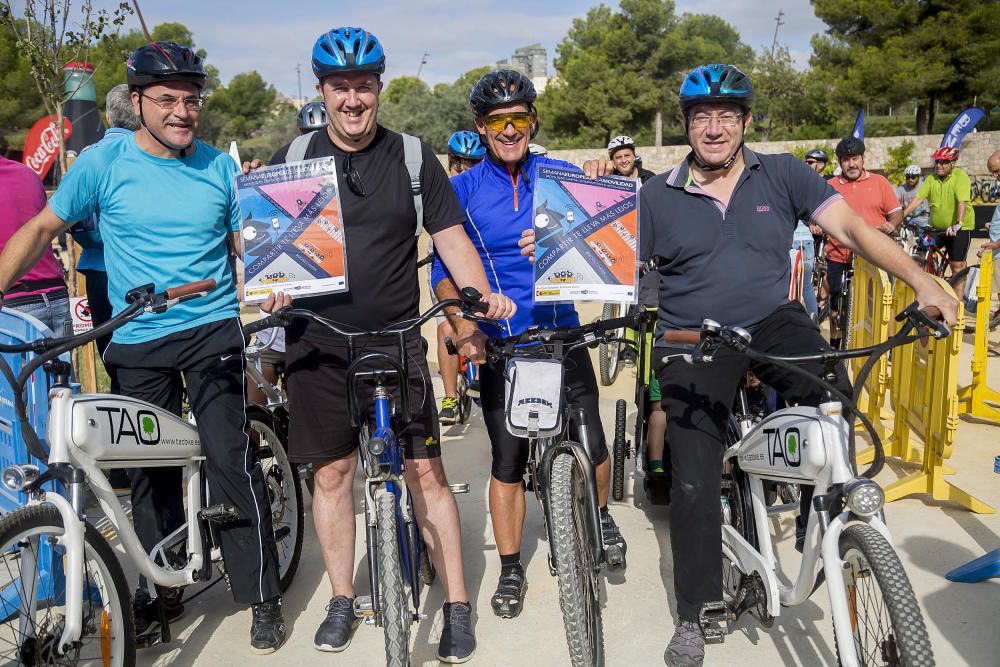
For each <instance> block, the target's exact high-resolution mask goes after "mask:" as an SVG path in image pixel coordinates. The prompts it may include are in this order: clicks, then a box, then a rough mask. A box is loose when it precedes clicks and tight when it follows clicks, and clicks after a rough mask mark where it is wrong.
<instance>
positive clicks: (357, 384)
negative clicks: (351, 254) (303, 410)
mask: <svg viewBox="0 0 1000 667" xmlns="http://www.w3.org/2000/svg"><path fill="white" fill-rule="evenodd" d="M462 305H463V302H462V301H459V300H447V301H441V302H439V303H437V304H435V305H434V306H433V307H432V308H431V309H430V310H429V311H427V312H426V313H424V314H423V315H420V316H419V317H417V318H413V319H409V320H404V321H402V322H398V323H396V324H391V325H389V326H387V327H385V328H383V329H381V330H378V331H360V330H352V331H348V330H346V325H342V324H338V323H337V322H333V321H331V320H328V319H326V318H324V317H321V316H319V315H317V314H316V313H313V312H312V311H309V310H303V309H301V308H288V309H283V310H281V311H278V312H276V313H275V314H273V315H271V316H269V317H266V318H264V319H262V320H260V321H259V322H254V323H253V324H252V325H249V326H248V327H246V328H245V330H246V331H255V330H258V329H263V328H270V327H273V326H286V325H287V324H288V323H289V321H290V320H292V319H294V318H305V319H309V320H311V321H313V322H315V323H316V324H319V325H321V326H323V327H325V328H326V329H328V330H330V331H332V332H334V333H336V334H337V335H338V336H341V337H342V338H344V339H345V341H346V342H347V359H348V367H347V387H348V392H347V396H348V410H349V413H350V414H351V416H352V419H353V420H354V423H355V425H356V426H357V427H358V429H359V433H360V436H359V439H360V456H361V462H362V464H363V466H364V470H365V524H366V531H365V537H366V541H367V545H366V555H367V559H368V577H369V585H370V586H371V592H372V594H371V595H370V596H358V597H357V598H356V599H355V602H354V613H355V615H356V616H358V617H359V618H362V619H363V620H364V622H365V623H366V624H369V625H376V626H378V627H381V628H382V629H383V631H384V633H385V656H386V664H387V665H389V666H390V667H405V666H406V665H409V664H410V659H409V646H410V625H411V624H412V623H413V622H415V621H417V620H419V618H420V614H419V609H420V593H421V588H422V586H423V585H424V584H427V585H429V584H431V583H432V582H433V581H434V578H435V576H436V575H435V571H434V566H433V564H432V563H431V560H430V557H429V554H428V552H427V549H426V546H425V545H424V541H423V538H422V537H421V535H420V530H419V528H418V526H417V521H416V517H415V516H414V513H413V506H412V503H411V501H410V495H409V492H408V491H407V488H406V481H405V479H404V478H403V471H404V469H405V461H404V459H403V449H402V446H401V443H400V442H399V439H398V437H397V433H399V432H400V430H401V429H402V428H403V427H404V426H405V425H406V424H408V423H409V422H410V421H411V411H410V395H409V383H408V382H407V378H408V377H409V374H408V372H409V363H410V362H409V355H408V353H407V334H408V333H410V332H414V331H417V330H419V328H420V327H421V325H423V324H424V323H425V322H427V321H428V320H429V319H431V318H432V317H434V315H436V314H437V313H438V312H440V311H441V310H443V309H445V308H449V307H456V306H457V307H461V306H462ZM482 305H483V308H484V309H485V306H486V304H482ZM466 307H467V308H468V306H466ZM378 339H382V340H385V339H390V340H392V341H393V342H394V343H395V347H396V349H395V354H392V353H389V352H385V351H381V350H373V349H369V348H370V346H372V345H373V343H374V342H375V341H377V340H378ZM393 384H395V385H396V386H398V387H399V389H400V391H399V404H398V405H396V404H395V400H394V396H393V392H392V390H391V385H393ZM362 385H368V386H371V387H372V389H371V397H372V398H371V402H370V404H369V403H367V402H366V401H365V400H363V399H362V396H364V395H365V394H364V393H362V390H363V387H362ZM424 390H425V396H424V400H430V393H429V392H430V386H429V383H427V384H425V387H424ZM463 486H464V485H453V486H452V490H453V492H456V493H461V492H464V491H466V490H467V486H465V487H464V488H463Z"/></svg>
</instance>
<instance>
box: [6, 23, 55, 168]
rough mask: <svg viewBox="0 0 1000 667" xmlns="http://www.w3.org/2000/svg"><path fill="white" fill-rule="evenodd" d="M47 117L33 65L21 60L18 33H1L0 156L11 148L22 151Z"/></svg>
mask: <svg viewBox="0 0 1000 667" xmlns="http://www.w3.org/2000/svg"><path fill="white" fill-rule="evenodd" d="M22 29H23V28H22ZM45 113H46V112H45V105H44V104H43V103H42V96H41V94H40V93H39V92H38V88H37V86H35V81H34V79H33V78H32V76H31V64H30V63H29V62H28V61H27V60H26V59H24V58H21V57H20V52H19V50H18V48H17V33H15V32H14V31H12V30H6V29H5V30H0V128H3V129H2V130H0V153H2V152H4V151H5V150H7V149H9V148H14V149H17V150H20V149H21V147H22V146H23V144H24V140H25V138H26V137H27V131H28V128H30V127H31V126H32V125H33V124H34V123H35V121H37V120H38V119H39V118H41V117H42V116H44V115H45ZM18 130H20V131H18ZM7 132H11V134H6V133H7Z"/></svg>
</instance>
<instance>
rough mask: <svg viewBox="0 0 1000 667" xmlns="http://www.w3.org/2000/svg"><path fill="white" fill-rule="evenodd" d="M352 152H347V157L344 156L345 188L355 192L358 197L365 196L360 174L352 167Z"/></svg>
mask: <svg viewBox="0 0 1000 667" xmlns="http://www.w3.org/2000/svg"><path fill="white" fill-rule="evenodd" d="M353 156H354V153H348V154H347V157H346V158H344V169H343V176H344V181H346V182H347V189H348V190H350V191H351V192H353V193H354V194H356V195H357V196H358V197H364V196H365V186H364V184H363V183H362V182H361V174H359V173H358V170H357V169H355V168H354V164H353V162H352V158H353Z"/></svg>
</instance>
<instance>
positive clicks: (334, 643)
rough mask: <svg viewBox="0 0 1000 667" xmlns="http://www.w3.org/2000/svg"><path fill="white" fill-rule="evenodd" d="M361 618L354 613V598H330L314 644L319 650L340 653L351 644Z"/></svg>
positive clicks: (342, 596)
mask: <svg viewBox="0 0 1000 667" xmlns="http://www.w3.org/2000/svg"><path fill="white" fill-rule="evenodd" d="M360 621H361V619H360V618H358V617H357V616H355V615H354V600H353V599H352V598H349V597H347V596H346V595H338V596H337V597H333V598H330V604H328V605H326V619H325V620H324V621H323V622H322V623H320V624H319V629H318V630H317V631H316V637H315V638H314V639H313V646H315V647H316V649H317V650H319V651H330V652H332V653H340V652H341V651H343V650H344V649H346V648H347V647H348V646H350V645H351V633H352V632H353V631H354V628H356V627H358V623H359V622H360Z"/></svg>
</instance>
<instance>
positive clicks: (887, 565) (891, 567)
mask: <svg viewBox="0 0 1000 667" xmlns="http://www.w3.org/2000/svg"><path fill="white" fill-rule="evenodd" d="M840 557H841V558H842V559H843V560H844V564H845V569H844V584H845V585H846V587H847V607H848V610H849V611H850V615H849V618H845V619H842V621H841V622H845V623H846V622H850V624H851V634H852V635H853V636H854V649H855V650H856V651H857V654H858V659H859V660H858V661H859V662H860V663H861V664H862V665H865V666H866V667H875V666H879V665H887V666H892V667H896V666H902V667H930V666H931V665H933V664H934V654H933V653H932V652H931V642H930V639H929V638H928V636H927V628H926V626H925V625H924V617H923V615H922V614H921V613H920V606H919V605H918V604H917V599H916V597H915V596H914V595H913V587H912V586H910V580H909V578H908V577H907V576H906V571H905V570H904V569H903V564H902V563H900V562H899V557H898V556H897V555H896V552H895V551H893V548H892V546H891V545H890V544H889V543H888V542H887V541H886V539H885V538H884V537H882V535H881V534H880V533H879V532H878V531H877V530H875V529H874V528H872V527H871V526H867V525H864V524H854V525H851V526H848V527H847V528H846V529H844V532H843V533H842V534H841V536H840ZM836 622H837V620H836V618H834V623H835V624H836ZM840 651H841V648H840V646H838V647H837V656H838V662H839V658H840Z"/></svg>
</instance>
